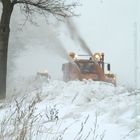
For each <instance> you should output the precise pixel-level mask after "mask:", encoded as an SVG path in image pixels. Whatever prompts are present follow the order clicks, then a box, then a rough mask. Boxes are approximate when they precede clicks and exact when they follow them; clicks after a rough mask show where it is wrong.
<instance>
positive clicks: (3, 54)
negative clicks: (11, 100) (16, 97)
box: [0, 0, 13, 99]
mask: <svg viewBox="0 0 140 140" xmlns="http://www.w3.org/2000/svg"><path fill="white" fill-rule="evenodd" d="M2 4H3V11H2V15H1V21H0V99H3V98H5V97H6V75H7V52H8V41H9V33H10V27H9V24H10V18H11V13H12V11H13V5H12V4H11V2H10V0H3V1H2Z"/></svg>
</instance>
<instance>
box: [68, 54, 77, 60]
mask: <svg viewBox="0 0 140 140" xmlns="http://www.w3.org/2000/svg"><path fill="white" fill-rule="evenodd" d="M69 56H70V57H71V58H72V59H76V58H77V55H76V54H75V53H74V52H70V53H69Z"/></svg>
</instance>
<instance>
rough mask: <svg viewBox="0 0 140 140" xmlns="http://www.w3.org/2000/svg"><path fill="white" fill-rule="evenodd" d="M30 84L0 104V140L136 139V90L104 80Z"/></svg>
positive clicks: (139, 132) (139, 118)
mask: <svg viewBox="0 0 140 140" xmlns="http://www.w3.org/2000/svg"><path fill="white" fill-rule="evenodd" d="M38 82H40V80H39V81H38V80H36V81H34V83H33V84H32V86H31V88H30V89H28V94H26V95H24V96H22V97H21V96H20V97H19V96H17V97H14V98H13V99H12V100H11V101H10V102H9V101H7V102H6V103H1V104H0V115H1V118H0V123H1V129H0V130H1V133H0V139H3V140H6V139H11V140H14V139H19V140H20V139H21V138H22V139H27V140H28V139H32V140H36V139H37V140H38V139H40V140H44V139H47V140H62V139H63V140H112V139H113V140H139V139H140V125H139V124H140V111H139V108H140V103H139V102H138V101H139V99H140V91H139V90H136V91H128V90H127V89H126V88H124V87H122V86H118V87H114V86H113V85H112V84H109V83H105V82H95V81H90V80H85V81H70V82H68V83H65V82H63V81H49V82H43V81H42V82H41V84H40V85H39V86H38V87H37V88H36V86H37V85H38V84H37V83H38Z"/></svg>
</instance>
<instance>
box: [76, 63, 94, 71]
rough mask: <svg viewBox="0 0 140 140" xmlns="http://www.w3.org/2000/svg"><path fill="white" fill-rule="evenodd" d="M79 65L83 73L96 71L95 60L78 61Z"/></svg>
mask: <svg viewBox="0 0 140 140" xmlns="http://www.w3.org/2000/svg"><path fill="white" fill-rule="evenodd" d="M77 65H78V67H79V69H80V71H81V72H82V73H95V72H96V69H95V65H94V63H93V62H77Z"/></svg>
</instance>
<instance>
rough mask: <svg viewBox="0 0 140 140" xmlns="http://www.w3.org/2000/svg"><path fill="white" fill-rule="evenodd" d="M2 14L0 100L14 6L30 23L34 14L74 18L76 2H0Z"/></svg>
mask: <svg viewBox="0 0 140 140" xmlns="http://www.w3.org/2000/svg"><path fill="white" fill-rule="evenodd" d="M0 3H2V8H3V9H2V14H1V20H0V99H2V98H5V97H6V74H7V51H8V41H9V33H10V27H9V25H10V19H11V15H12V12H13V10H14V7H15V5H17V6H20V9H21V12H22V13H24V14H25V16H26V20H29V21H30V22H32V18H33V16H34V15H35V14H40V15H43V16H45V17H47V16H48V14H51V15H53V16H55V17H56V18H59V17H70V16H74V12H73V9H74V8H75V7H76V6H77V3H76V2H72V1H71V2H70V4H69V3H67V1H66V0H0Z"/></svg>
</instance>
